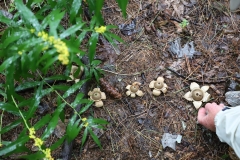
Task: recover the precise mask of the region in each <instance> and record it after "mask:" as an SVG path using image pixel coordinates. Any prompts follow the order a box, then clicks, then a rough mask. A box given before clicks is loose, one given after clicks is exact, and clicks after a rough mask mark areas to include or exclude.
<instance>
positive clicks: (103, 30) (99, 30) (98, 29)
mask: <svg viewBox="0 0 240 160" xmlns="http://www.w3.org/2000/svg"><path fill="white" fill-rule="evenodd" d="M94 29H95V32H98V33H104V32H105V31H106V29H107V27H106V26H101V27H95V28H94Z"/></svg>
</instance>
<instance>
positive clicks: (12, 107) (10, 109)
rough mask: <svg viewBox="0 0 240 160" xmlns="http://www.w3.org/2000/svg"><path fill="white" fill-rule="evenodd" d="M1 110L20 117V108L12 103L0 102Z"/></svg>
mask: <svg viewBox="0 0 240 160" xmlns="http://www.w3.org/2000/svg"><path fill="white" fill-rule="evenodd" d="M0 109H1V110H4V111H7V112H9V113H12V114H15V115H19V112H18V108H17V107H16V106H15V105H13V104H10V103H3V102H0Z"/></svg>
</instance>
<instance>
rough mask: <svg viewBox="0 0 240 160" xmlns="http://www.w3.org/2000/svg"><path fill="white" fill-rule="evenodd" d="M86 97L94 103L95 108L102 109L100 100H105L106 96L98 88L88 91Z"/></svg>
mask: <svg viewBox="0 0 240 160" xmlns="http://www.w3.org/2000/svg"><path fill="white" fill-rule="evenodd" d="M88 95H89V96H90V99H91V100H93V101H94V102H95V106H96V107H102V106H103V101H102V99H106V94H105V93H104V92H101V90H100V88H94V89H93V91H89V92H88Z"/></svg>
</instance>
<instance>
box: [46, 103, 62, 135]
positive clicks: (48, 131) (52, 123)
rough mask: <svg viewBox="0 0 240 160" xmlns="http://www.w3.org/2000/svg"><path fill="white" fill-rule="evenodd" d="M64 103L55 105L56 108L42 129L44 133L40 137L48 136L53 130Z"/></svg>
mask: <svg viewBox="0 0 240 160" xmlns="http://www.w3.org/2000/svg"><path fill="white" fill-rule="evenodd" d="M65 105H66V104H65V103H62V104H61V105H59V106H58V107H57V109H56V110H55V112H54V113H53V118H52V119H51V120H50V122H49V124H48V126H47V128H46V130H45V131H44V133H43V135H42V139H46V138H48V137H49V135H50V134H51V133H52V132H53V131H54V129H55V127H56V126H57V123H58V120H59V114H60V113H61V111H62V110H63V108H64V107H65Z"/></svg>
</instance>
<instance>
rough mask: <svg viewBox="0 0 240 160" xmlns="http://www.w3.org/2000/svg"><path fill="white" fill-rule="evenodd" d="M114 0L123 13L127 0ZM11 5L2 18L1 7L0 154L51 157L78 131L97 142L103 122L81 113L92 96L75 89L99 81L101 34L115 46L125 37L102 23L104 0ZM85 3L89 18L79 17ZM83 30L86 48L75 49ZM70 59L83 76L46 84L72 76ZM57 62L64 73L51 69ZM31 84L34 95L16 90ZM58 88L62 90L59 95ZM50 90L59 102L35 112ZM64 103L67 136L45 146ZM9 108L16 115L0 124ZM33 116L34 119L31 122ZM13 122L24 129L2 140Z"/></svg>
mask: <svg viewBox="0 0 240 160" xmlns="http://www.w3.org/2000/svg"><path fill="white" fill-rule="evenodd" d="M116 1H117V3H118V5H119V7H120V8H121V10H122V13H123V16H124V17H126V6H127V3H128V0H116ZM11 4H12V6H14V7H11V10H13V12H14V15H13V18H8V17H5V16H4V15H3V13H2V12H0V22H1V23H4V24H5V25H6V27H5V28H4V30H3V31H2V32H1V34H0V62H1V63H0V74H1V76H3V77H4V78H5V82H2V83H0V96H1V99H3V101H1V102H0V111H1V113H2V114H1V117H0V119H1V124H0V157H3V158H6V157H8V156H10V155H13V154H15V155H16V153H21V154H20V155H21V156H19V157H18V158H23V159H49V160H51V159H53V157H52V151H53V150H55V149H57V148H59V146H60V145H62V144H63V142H64V141H68V142H70V141H72V140H73V139H74V138H75V137H76V136H77V135H78V134H79V133H80V132H81V131H82V130H83V132H81V133H83V136H82V137H83V138H82V145H83V144H84V143H85V141H86V139H87V136H88V135H90V136H91V137H92V138H93V140H94V142H96V144H97V145H98V146H99V147H101V144H100V141H99V139H98V137H97V136H96V135H95V134H94V132H93V128H100V129H103V128H104V126H105V125H106V124H107V121H106V120H104V119H99V118H94V117H92V116H91V115H90V116H89V117H88V118H85V117H84V118H83V117H82V114H83V113H84V112H85V111H87V110H88V109H89V107H91V106H92V104H93V101H92V100H88V99H86V98H84V93H81V92H79V88H81V87H82V85H84V84H85V83H86V82H87V81H88V80H90V79H92V78H95V79H96V80H97V81H98V80H99V78H100V75H101V73H102V71H101V69H99V68H98V67H97V66H98V65H99V64H100V63H101V61H99V60H95V59H94V57H95V53H96V47H97V42H98V38H99V35H102V36H103V37H105V38H106V39H107V40H108V41H109V42H110V43H111V44H112V45H113V46H115V45H116V44H115V43H114V41H115V40H117V41H119V42H123V41H122V39H121V38H120V37H118V36H117V35H115V34H113V33H111V31H110V30H111V29H115V28H117V27H116V26H113V25H104V21H103V17H102V14H101V8H102V6H103V4H104V0H85V1H82V0H69V1H55V0H46V1H42V2H39V1H35V0H28V1H27V2H26V4H24V3H23V1H22V0H14V1H13V2H11ZM84 5H85V6H87V7H88V8H89V13H90V15H91V20H90V23H86V22H85V21H84V20H83V19H82V18H81V17H82V14H83V12H82V10H83V6H84ZM65 16H69V17H70V18H69V20H68V21H67V22H66V21H64V23H67V24H64V26H63V24H62V19H64V17H65ZM87 34H88V35H90V38H89V39H88V50H87V53H85V52H84V51H82V50H81V49H79V48H80V46H81V43H82V41H83V39H86V37H87V36H86V35H87ZM83 56H88V59H89V64H83V63H82V61H81V58H82V57H83ZM72 64H75V65H78V66H79V67H80V68H81V67H83V68H84V72H85V78H83V79H81V80H79V81H78V82H77V83H75V84H73V85H72V86H69V85H67V84H53V85H50V84H49V83H48V82H49V81H57V80H64V81H65V80H68V79H70V78H69V72H70V70H71V67H72ZM60 65H63V66H65V68H66V72H65V73H63V74H61V75H58V74H57V73H55V72H54V71H55V70H56V68H57V67H59V66H60ZM50 73H51V74H50ZM53 73H54V74H53ZM48 75H52V76H50V77H48ZM30 79H32V80H31V81H30ZM16 82H17V85H15V84H16ZM30 88H34V90H33V91H32V90H31V92H33V93H31V95H32V97H28V98H26V97H23V96H22V95H21V94H20V92H21V91H24V90H27V89H30ZM60 91H61V93H63V94H60ZM77 91H78V92H79V93H77V95H76V98H75V100H74V101H73V102H72V103H68V102H67V101H66V98H68V97H69V96H71V95H72V94H73V93H76V92H77ZM52 92H55V93H56V95H57V107H56V108H54V111H53V112H52V113H51V114H50V113H47V114H45V115H43V116H37V114H36V111H37V108H38V106H39V104H40V101H41V99H42V98H43V97H44V96H47V95H49V94H50V93H52ZM78 105H82V107H81V109H80V110H78V109H76V108H77V106H78ZM67 106H68V107H71V109H72V111H73V113H74V114H73V116H72V117H71V118H70V119H69V122H68V124H67V127H66V133H65V135H64V136H63V137H62V138H60V139H59V140H57V141H56V142H54V143H53V144H51V145H50V146H48V147H46V145H45V142H46V141H47V139H48V138H49V136H50V135H51V134H52V133H53V131H54V129H55V127H56V126H57V123H58V121H59V120H60V119H61V120H62V121H64V108H66V107H67ZM7 113H10V114H13V115H14V116H15V117H16V118H15V119H14V120H13V121H12V122H10V123H9V124H8V125H6V126H2V119H3V118H2V117H3V116H4V115H5V114H7ZM39 117H41V118H39ZM32 119H34V120H36V119H37V120H38V121H37V122H36V123H35V124H32V121H31V120H32ZM30 122H31V123H30ZM17 126H22V127H21V128H22V130H21V132H20V133H19V134H18V136H17V137H18V138H17V139H16V140H15V141H10V140H5V139H3V136H2V135H4V134H10V132H12V131H13V129H14V128H16V127H17ZM40 129H41V130H43V132H41V133H42V134H41V135H39V134H37V133H38V130H40ZM28 142H29V143H33V146H35V147H37V148H38V151H37V152H35V153H33V152H32V151H31V149H29V148H27V147H26V143H28Z"/></svg>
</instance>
